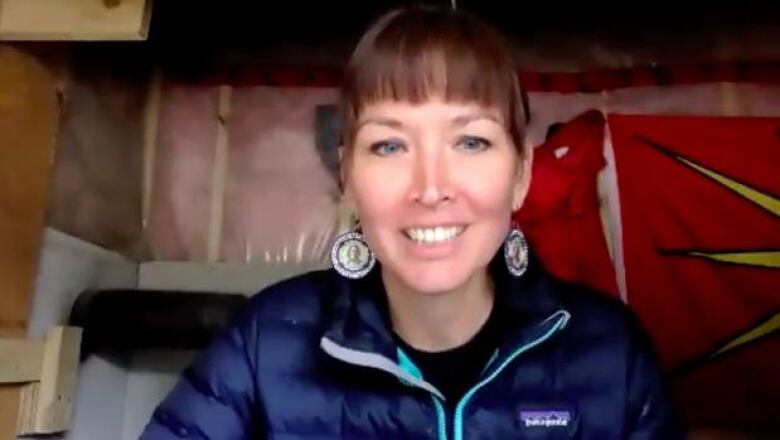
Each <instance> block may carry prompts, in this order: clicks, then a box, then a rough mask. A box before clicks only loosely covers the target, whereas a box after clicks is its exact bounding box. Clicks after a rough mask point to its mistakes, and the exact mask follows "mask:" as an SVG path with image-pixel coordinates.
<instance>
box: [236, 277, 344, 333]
mask: <svg viewBox="0 0 780 440" xmlns="http://www.w3.org/2000/svg"><path fill="white" fill-rule="evenodd" d="M336 289H337V280H336V278H335V274H334V273H333V270H316V271H311V272H307V273H303V274H300V275H296V276H294V277H291V278H287V279H285V280H282V281H279V282H277V283H274V284H272V285H270V286H268V287H266V288H264V289H262V290H260V291H258V292H256V293H254V294H253V295H252V296H251V297H250V300H249V304H248V306H247V308H246V310H244V317H245V318H247V319H250V320H252V321H256V322H259V323H263V322H265V323H269V322H279V321H291V322H300V323H307V322H308V323H312V321H314V320H317V319H319V317H320V316H321V315H322V313H323V311H324V310H325V309H326V308H327V306H328V305H329V304H330V303H331V302H332V300H333V298H334V296H335V293H336Z"/></svg>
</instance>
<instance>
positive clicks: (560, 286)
mask: <svg viewBox="0 0 780 440" xmlns="http://www.w3.org/2000/svg"><path fill="white" fill-rule="evenodd" d="M551 285H552V286H553V290H554V292H555V295H556V296H557V297H558V299H559V300H560V302H561V305H562V307H563V308H564V309H565V310H567V311H568V312H569V314H570V315H571V317H570V319H569V323H568V326H569V327H570V330H571V332H572V333H574V334H576V335H577V338H578V339H583V340H587V341H589V342H591V343H597V342H599V343H601V344H606V345H609V346H612V347H615V348H617V347H623V348H624V349H626V350H630V351H634V350H636V349H639V350H648V349H652V347H651V346H650V343H649V338H648V336H647V334H646V332H645V329H644V327H643V326H642V324H641V322H640V320H639V318H638V317H637V315H636V314H635V313H634V312H633V311H632V310H631V309H630V308H629V307H628V305H626V304H625V303H624V302H623V301H622V300H621V299H620V298H616V297H614V296H611V295H608V294H605V293H601V292H597V291H594V290H592V289H590V288H588V287H585V286H581V285H577V284H571V283H568V282H565V281H561V280H556V279H553V280H551ZM626 354H629V353H626Z"/></svg>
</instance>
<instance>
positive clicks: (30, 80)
mask: <svg viewBox="0 0 780 440" xmlns="http://www.w3.org/2000/svg"><path fill="white" fill-rule="evenodd" d="M57 118H58V111H57V95H56V89H55V86H54V79H53V78H52V77H51V75H50V74H49V72H48V71H47V70H46V69H45V68H44V67H43V66H42V65H40V64H39V63H38V62H37V61H36V60H35V59H33V58H32V57H30V56H27V55H25V54H23V53H21V52H19V51H17V50H15V49H13V48H11V47H9V46H6V45H2V44H0V133H2V136H0V243H2V246H0V337H24V336H25V334H26V332H27V319H28V315H29V307H30V297H31V292H32V286H33V281H34V279H35V273H36V270H37V264H38V261H37V260H38V254H39V252H40V246H41V239H42V234H43V223H44V214H45V212H46V205H47V193H48V189H49V173H50V166H51V158H52V157H53V154H54V139H55V137H56V127H57ZM19 393H20V387H19V386H16V385H1V386H0V440H9V439H15V438H16V418H17V414H18V412H19Z"/></svg>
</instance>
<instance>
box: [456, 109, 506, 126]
mask: <svg viewBox="0 0 780 440" xmlns="http://www.w3.org/2000/svg"><path fill="white" fill-rule="evenodd" d="M480 119H487V120H489V121H493V122H495V123H496V124H501V120H499V119H498V118H497V117H496V116H494V115H493V114H492V113H488V112H477V113H469V114H465V115H460V116H456V117H454V118H452V125H454V126H459V127H462V126H464V125H468V124H470V123H472V122H474V121H478V120H480Z"/></svg>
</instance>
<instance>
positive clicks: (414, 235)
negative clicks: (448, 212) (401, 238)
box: [403, 225, 466, 245]
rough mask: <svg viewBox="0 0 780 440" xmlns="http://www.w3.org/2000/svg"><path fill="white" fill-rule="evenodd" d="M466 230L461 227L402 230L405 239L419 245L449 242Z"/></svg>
mask: <svg viewBox="0 0 780 440" xmlns="http://www.w3.org/2000/svg"><path fill="white" fill-rule="evenodd" d="M465 229H466V227H465V226H463V225H457V226H435V227H413V228H408V229H404V230H403V233H404V235H406V237H407V238H409V239H410V240H412V241H413V242H414V243H415V244H419V245H433V244H441V243H446V242H448V241H451V240H452V239H454V238H455V237H457V236H459V235H460V234H462V233H463V231H464V230H465Z"/></svg>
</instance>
